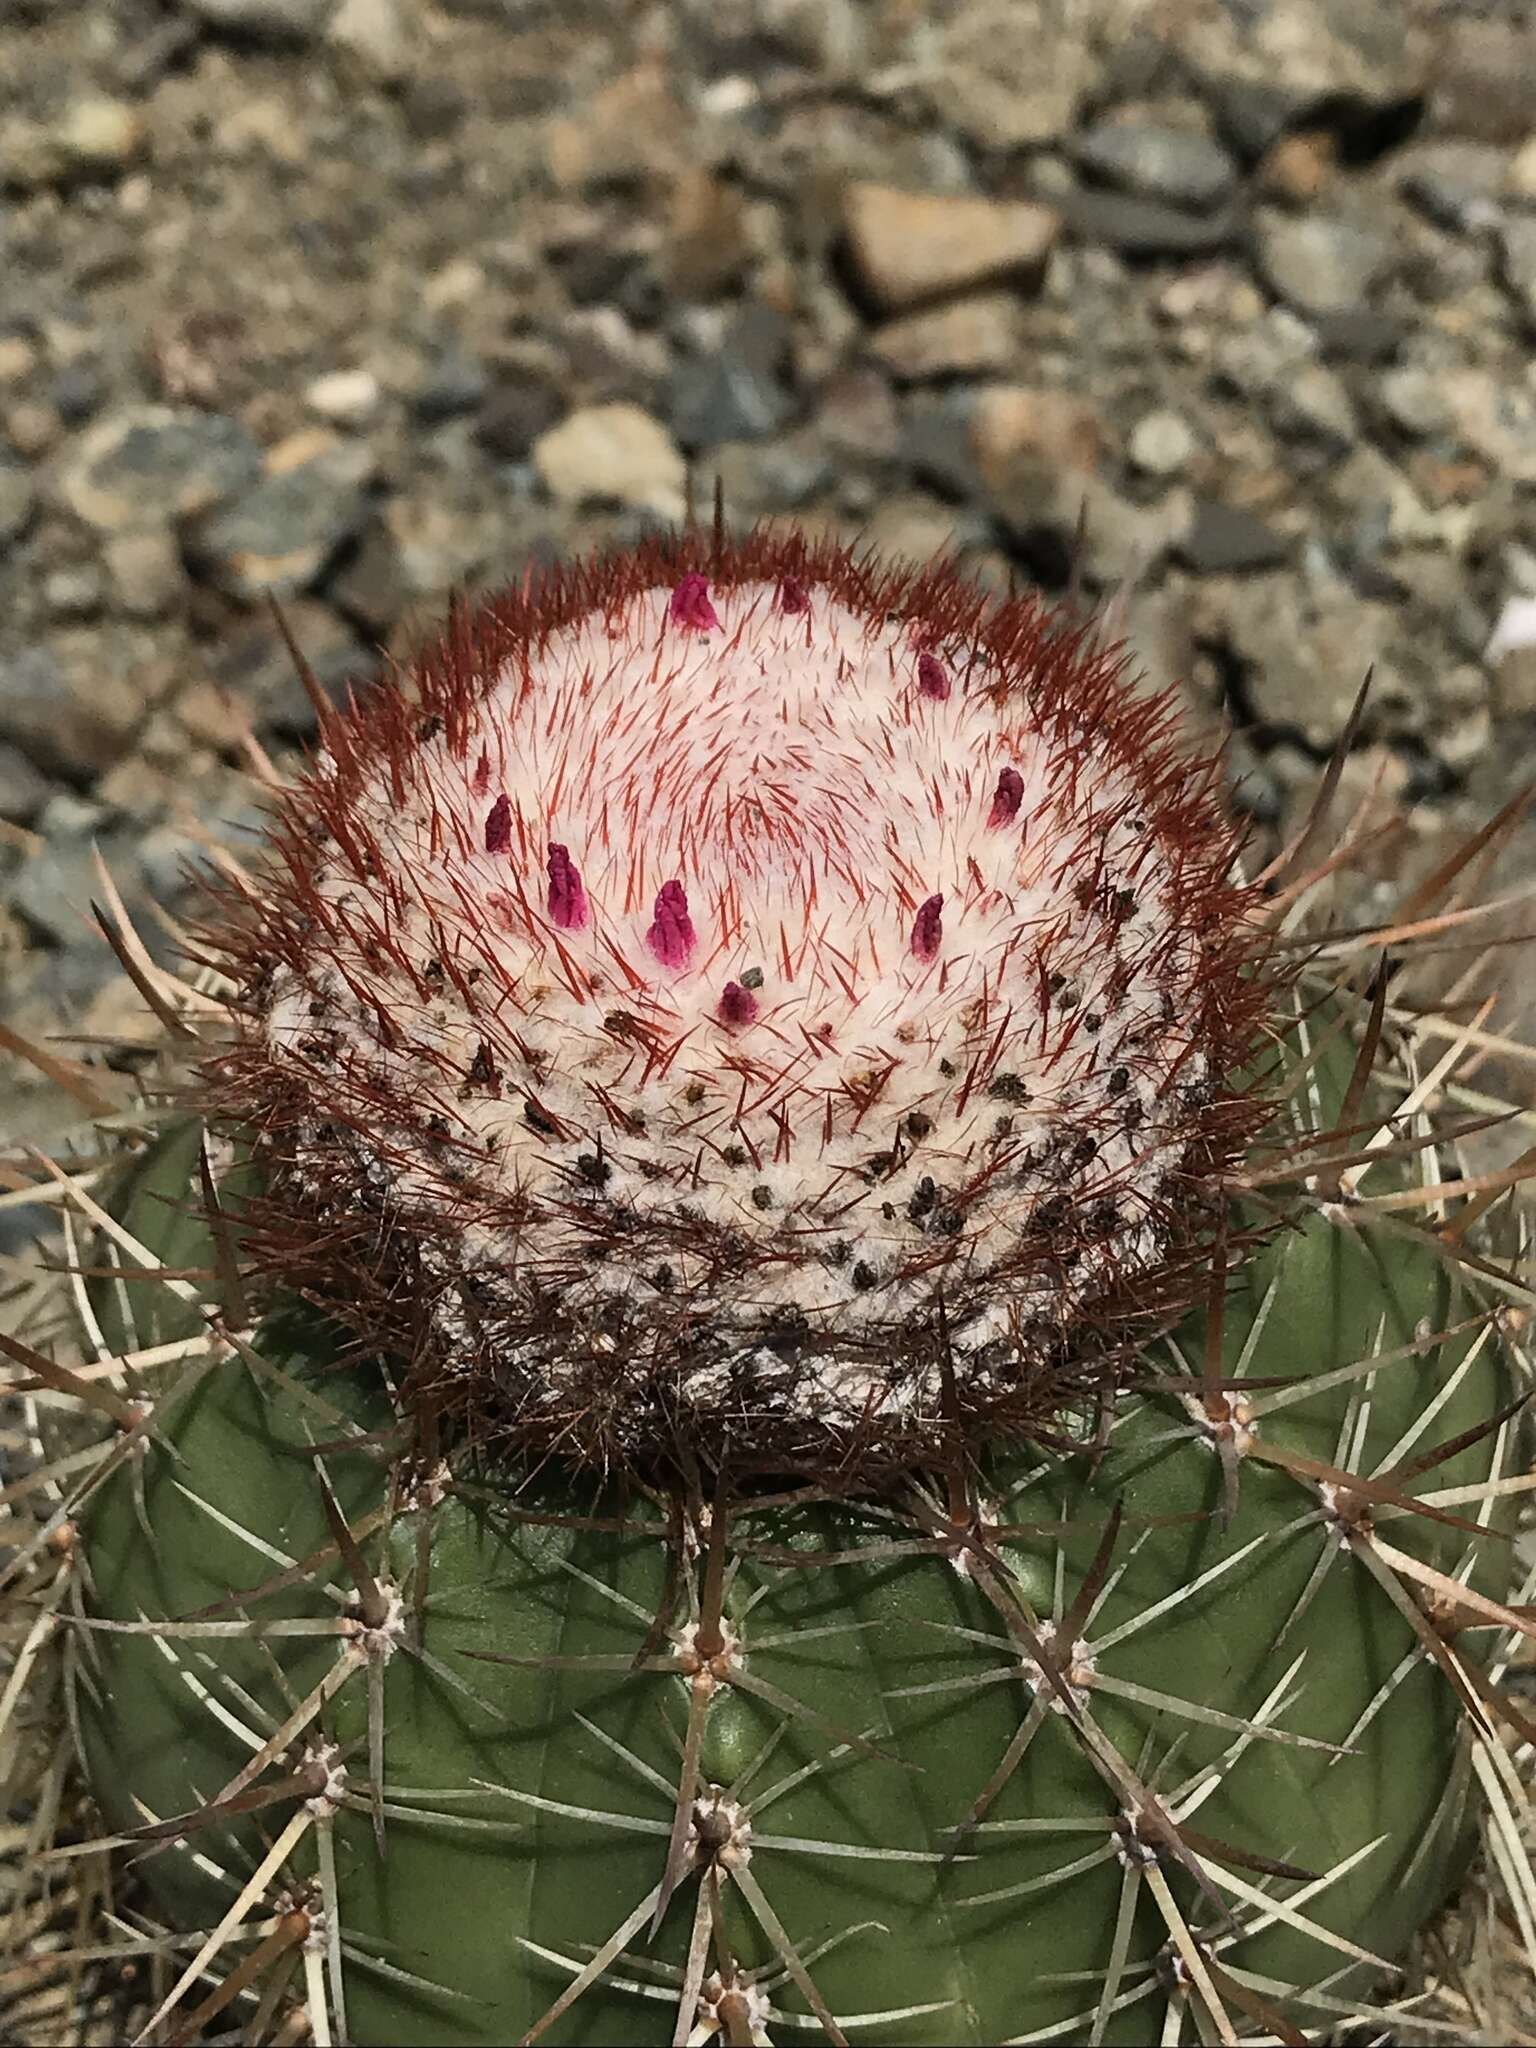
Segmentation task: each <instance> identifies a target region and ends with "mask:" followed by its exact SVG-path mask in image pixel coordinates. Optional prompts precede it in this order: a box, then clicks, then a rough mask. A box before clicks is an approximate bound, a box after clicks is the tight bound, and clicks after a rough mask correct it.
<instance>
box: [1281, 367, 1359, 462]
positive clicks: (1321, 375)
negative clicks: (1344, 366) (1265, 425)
mask: <svg viewBox="0 0 1536 2048" xmlns="http://www.w3.org/2000/svg"><path fill="white" fill-rule="evenodd" d="M1269 416H1270V421H1271V423H1272V425H1273V426H1274V429H1275V432H1276V433H1277V434H1279V435H1280V436H1281V437H1282V438H1283V439H1285V440H1287V441H1305V442H1310V443H1311V444H1312V445H1313V446H1314V447H1316V448H1318V449H1320V450H1322V451H1323V452H1324V453H1325V454H1328V455H1335V456H1337V455H1342V454H1344V453H1345V452H1346V451H1347V450H1348V449H1349V448H1350V447H1352V446H1353V444H1354V440H1355V434H1356V431H1357V428H1356V421H1355V409H1354V406H1353V405H1352V404H1351V403H1350V398H1349V393H1348V392H1347V391H1346V390H1345V388H1344V385H1343V383H1342V382H1341V380H1340V379H1339V378H1338V377H1337V376H1336V375H1335V374H1334V372H1333V371H1332V370H1330V369H1328V368H1326V367H1325V365H1324V364H1322V363H1316V362H1305V363H1301V364H1299V365H1298V366H1297V367H1296V368H1295V369H1294V370H1293V371H1292V372H1291V373H1290V375H1289V376H1287V377H1284V378H1282V379H1281V380H1279V382H1277V383H1276V385H1275V386H1274V388H1273V390H1272V391H1271V392H1270V398H1269Z"/></svg>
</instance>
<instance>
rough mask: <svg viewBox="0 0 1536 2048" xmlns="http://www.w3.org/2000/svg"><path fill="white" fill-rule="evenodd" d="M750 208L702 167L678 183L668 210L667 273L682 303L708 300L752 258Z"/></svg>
mask: <svg viewBox="0 0 1536 2048" xmlns="http://www.w3.org/2000/svg"><path fill="white" fill-rule="evenodd" d="M753 253H754V250H753V242H752V234H751V208H750V206H749V204H748V201H747V198H746V195H745V194H744V193H743V192H742V191H741V189H740V187H739V186H736V185H731V184H728V183H727V182H726V181H725V180H724V179H723V178H718V177H716V176H715V174H714V172H713V171H711V170H708V169H706V168H705V167H704V166H703V165H695V166H694V167H693V168H691V169H690V170H688V171H685V172H684V173H683V175H682V176H681V177H680V178H679V179H678V180H677V182H676V184H675V185H674V186H673V188H672V192H671V197H670V201H669V204H668V208H667V254H666V275H667V278H668V281H669V282H670V285H671V288H672V290H673V291H674V292H676V293H677V294H678V295H679V296H680V297H682V298H685V299H712V298H716V297H718V295H719V294H720V293H721V292H723V291H726V290H728V289H729V288H730V286H732V285H733V284H736V283H738V282H739V280H740V278H741V274H742V272H743V271H744V270H745V269H746V268H747V265H748V264H749V263H750V262H751V260H752V257H753Z"/></svg>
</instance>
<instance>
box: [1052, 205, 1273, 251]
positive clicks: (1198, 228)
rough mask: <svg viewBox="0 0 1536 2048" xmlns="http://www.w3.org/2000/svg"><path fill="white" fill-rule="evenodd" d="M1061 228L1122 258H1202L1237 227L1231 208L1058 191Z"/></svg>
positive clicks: (1232, 238)
mask: <svg viewBox="0 0 1536 2048" xmlns="http://www.w3.org/2000/svg"><path fill="white" fill-rule="evenodd" d="M1056 207H1057V210H1058V211H1059V213H1060V215H1061V219H1062V224H1063V226H1064V227H1065V228H1066V229H1067V231H1068V232H1069V233H1070V234H1073V235H1075V236H1076V237H1077V239H1078V240H1079V241H1080V242H1093V243H1097V244H1099V245H1101V246H1102V247H1104V248H1106V249H1115V250H1118V251H1119V253H1120V254H1121V255H1122V256H1203V255H1208V254H1210V253H1211V252H1212V251H1214V250H1217V249H1225V248H1228V247H1229V246H1230V245H1231V244H1232V243H1233V242H1235V241H1236V240H1237V236H1238V230H1239V228H1240V226H1241V220H1240V217H1239V215H1238V213H1237V211H1236V209H1235V208H1231V207H1223V208H1220V209H1218V210H1217V211H1215V212H1213V213H1186V212H1184V211H1183V210H1182V209H1181V208H1179V207H1177V206H1169V205H1167V204H1166V203H1165V202H1164V201H1162V200H1160V199H1141V198H1138V197H1136V195H1135V194H1133V193H1130V192H1090V191H1081V192H1064V193H1063V194H1062V195H1061V197H1060V198H1059V199H1058V200H1057V201H1056Z"/></svg>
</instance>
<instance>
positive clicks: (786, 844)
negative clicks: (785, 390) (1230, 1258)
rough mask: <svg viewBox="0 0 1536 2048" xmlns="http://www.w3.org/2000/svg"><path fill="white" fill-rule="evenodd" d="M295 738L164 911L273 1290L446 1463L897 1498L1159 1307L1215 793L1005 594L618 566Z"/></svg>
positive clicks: (1199, 1194)
mask: <svg viewBox="0 0 1536 2048" xmlns="http://www.w3.org/2000/svg"><path fill="white" fill-rule="evenodd" d="M322 743H323V744H322V751H321V753H320V756H319V758H318V759H317V761H316V762H315V763H314V765H313V767H312V770H311V772H310V773H309V774H308V775H307V777H306V778H305V779H304V781H303V782H302V783H301V784H300V785H299V786H298V787H297V788H296V789H295V790H293V791H291V792H290V793H289V794H288V795H287V796H286V797H285V799H284V800H283V804H282V810H281V816H280V818H279V819H278V821H277V823H276V826H275V828H274V832H273V836H272V842H271V847H270V859H269V860H268V862H267V865H266V867H265V870H264V872H263V873H262V875H261V876H260V877H259V879H258V880H257V881H256V882H255V883H254V884H252V885H249V886H246V887H244V888H241V889H239V890H237V891H234V892H232V893H230V894H229V895H227V896H226V899H225V901H224V902H223V903H222V904H221V905H220V906H219V909H218V912H217V914H216V916H214V917H213V918H211V919H210V921H209V926H208V930H207V933H206V937H207V938H208V939H209V941H210V942H211V943H213V944H214V945H215V946H216V947H218V948H219V950H220V951H221V953H222V955H223V957H224V959H225V961H226V963H227V964H228V965H229V966H230V967H231V969H232V971H233V972H234V974H235V977H236V979H237V982H238V983H239V985H240V987H241V989H242V991H243V1004H242V1007H241V1008H240V1010H239V1012H238V1015H239V1017H240V1024H239V1028H238V1033H237V1039H236V1043H235V1044H234V1046H233V1048H232V1049H231V1050H230V1051H229V1052H227V1053H226V1054H225V1055H223V1056H221V1058H220V1060H219V1062H218V1063H217V1069H216V1079H217V1083H218V1095H219V1098H220V1100H221V1101H222V1103H223V1104H224V1106H225V1107H226V1108H228V1109H229V1110H230V1111H231V1113H232V1114H234V1115H235V1116H237V1117H238V1118H239V1119H240V1120H241V1122H242V1123H244V1124H246V1125H247V1126H251V1125H254V1127H255V1128H257V1129H258V1130H259V1131H260V1132H261V1133H262V1142H263V1145H264V1148H265V1152H266V1157H267V1163H268V1168H269V1173H270V1176H271V1183H272V1191H273V1199H272V1201H271V1203H270V1204H269V1205H268V1212H267V1216H266V1227H267V1230H268V1233H269V1236H270V1237H271V1238H272V1239H274V1240H275V1241H276V1242H275V1244H274V1259H276V1258H277V1257H278V1254H279V1250H280V1256H281V1262H282V1263H283V1264H284V1265H285V1266H286V1267H288V1268H290V1269H291V1268H292V1266H293V1265H294V1262H295V1257H296V1253H297V1252H298V1251H299V1249H300V1245H299V1242H298V1240H299V1238H300V1236H301V1235H302V1238H303V1240H304V1241H305V1244H306V1246H307V1251H306V1253H305V1256H304V1257H303V1259H302V1260H301V1261H300V1264H301V1266H302V1268H303V1270H304V1271H305V1274H306V1278H307V1280H308V1283H309V1284H310V1285H311V1287H312V1288H313V1289H314V1290H315V1291H316V1292H317V1293H319V1294H320V1295H321V1297H322V1298H324V1299H325V1300H327V1302H328V1303H329V1304H330V1305H331V1306H333V1307H335V1308H337V1309H338V1310H339V1311H340V1312H341V1313H342V1314H343V1316H345V1317H348V1318H350V1319H352V1320H353V1321H354V1322H355V1323H356V1324H357V1326H358V1328H359V1330H360V1333H361V1334H363V1335H364V1336H366V1337H367V1338H368V1339H369V1341H371V1342H380V1343H382V1344H383V1345H384V1346H385V1347H386V1348H387V1349H388V1350H389V1351H390V1352H391V1353H392V1354H393V1355H394V1356H395V1357H396V1358H398V1359H403V1360H404V1361H405V1364H406V1373H405V1383H406V1385H407V1388H408V1389H409V1390H411V1391H413V1392H414V1394H415V1395H416V1396H417V1397H418V1398H419V1399H421V1400H423V1401H426V1402H429V1403H430V1404H431V1405H433V1406H434V1407H435V1408H440V1409H445V1410H448V1411H453V1412H455V1413H457V1414H459V1415H461V1416H462V1417H463V1418H465V1420H466V1421H467V1422H468V1424H469V1425H470V1427H471V1428H472V1430H473V1432H474V1434H475V1436H476V1437H477V1438H478V1439H479V1440H480V1441H481V1442H482V1443H487V1444H488V1443H491V1442H497V1441H506V1442H513V1443H517V1444H521V1445H524V1446H528V1447H546V1448H550V1447H552V1448H556V1449H558V1450H560V1451H561V1452H563V1453H564V1454H566V1455H569V1456H572V1457H574V1458H577V1459H579V1460H584V1461H593V1462H599V1463H617V1464H621V1465H632V1464H634V1463H635V1462H637V1461H643V1460H645V1459H648V1458H653V1457H665V1456H666V1455H667V1454H668V1452H669V1449H671V1448H673V1447H675V1446H676V1444H677V1443H678V1441H679V1440H681V1441H684V1442H686V1443H688V1444H691V1445H694V1446H700V1445H703V1446H708V1447H710V1448H711V1450H712V1451H714V1450H719V1451H722V1452H723V1451H727V1450H728V1451H730V1452H731V1453H732V1454H733V1455H734V1456H736V1457H737V1458H738V1459H744V1460H745V1461H747V1462H749V1463H750V1462H757V1463H759V1464H762V1465H766V1466H785V1465H795V1464H798V1463H802V1462H805V1461H808V1460H809V1461H819V1464H820V1466H821V1467H822V1468H825V1466H826V1463H827V1459H828V1455H829V1452H830V1453H832V1454H834V1455H835V1456H836V1457H840V1458H842V1459H844V1460H845V1461H848V1462H850V1463H851V1465H852V1467H853V1468H854V1469H856V1470H862V1469H865V1468H867V1467H868V1466H870V1465H871V1464H876V1463H880V1462H891V1461H896V1462H900V1461H904V1460H907V1459H909V1458H911V1457H913V1456H917V1455H923V1454H925V1453H926V1452H927V1451H929V1450H931V1449H932V1448H934V1447H935V1446H936V1445H937V1444H938V1443H940V1442H942V1441H946V1440H950V1439H953V1438H954V1437H956V1435H957V1434H958V1435H959V1436H960V1437H962V1438H964V1437H968V1436H971V1435H974V1434H976V1433H979V1432H981V1431H986V1432H989V1433H995V1432H997V1431H998V1430H999V1429H1004V1430H1008V1429H1013V1430H1027V1429H1030V1428H1035V1427H1040V1426H1043V1425H1044V1424H1045V1423H1046V1422H1047V1421H1048V1419H1049V1418H1050V1417H1052V1416H1054V1415H1055V1414H1057V1413H1058V1412H1059V1411H1060V1409H1061V1408H1062V1407H1063V1406H1064V1405H1066V1404H1068V1403H1069V1402H1071V1401H1073V1400H1075V1399H1077V1398H1079V1397H1080V1396H1081V1395H1083V1394H1084V1393H1085V1391H1087V1390H1088V1389H1089V1388H1090V1387H1092V1386H1096V1385H1098V1384H1101V1383H1102V1379H1103V1374H1104V1370H1105V1367H1104V1358H1105V1355H1106V1352H1109V1353H1112V1352H1113V1350H1114V1347H1115V1344H1116V1342H1117V1340H1120V1339H1124V1338H1125V1337H1127V1336H1134V1335H1136V1334H1138V1333H1139V1332H1140V1331H1141V1330H1142V1329H1144V1328H1145V1326H1146V1321H1147V1319H1148V1318H1149V1317H1151V1316H1153V1315H1156V1314H1158V1313H1160V1312H1162V1311H1164V1310H1166V1309H1167V1308H1169V1307H1170V1306H1172V1305H1173V1304H1175V1303H1177V1301H1178V1300H1179V1299H1180V1298H1181V1297H1182V1294H1183V1293H1184V1292H1185V1291H1187V1288H1188V1286H1189V1284H1190V1275H1191V1272H1192V1271H1193V1269H1194V1268H1195V1266H1196V1265H1197V1264H1198V1263H1199V1262H1200V1261H1201V1260H1202V1259H1203V1257H1204V1254H1203V1253H1202V1252H1201V1250H1200V1242H1199V1240H1200V1234H1201V1229H1202V1224H1203V1220H1204V1215H1205V1212H1206V1210H1207V1208H1208V1206H1209V1198H1210V1196H1211V1194H1212V1192H1213V1190H1214V1188H1215V1186H1216V1185H1217V1183H1218V1182H1219V1178H1220V1175H1221V1173H1222V1171H1223V1169H1224V1167H1225V1166H1226V1164H1227V1163H1228V1162H1229V1160H1230V1159H1231V1158H1232V1157H1233V1155H1234V1153H1235V1152H1236V1151H1237V1150H1238V1149H1239V1148H1240V1146H1241V1145H1242V1143H1243V1141H1244V1139H1245V1138H1246V1137H1247V1136H1248V1135H1249V1134H1250V1133H1251V1131H1252V1128H1253V1124H1254V1119H1255V1115H1256V1110H1255V1106H1254V1104H1253V1103H1252V1101H1251V1100H1250V1099H1248V1098H1247V1097H1246V1096H1245V1095H1244V1094H1243V1093H1242V1091H1241V1090H1240V1089H1238V1088H1236V1087H1235V1085H1234V1083H1233V1081H1232V1079H1231V1076H1232V1074H1233V1073H1234V1071H1235V1069H1236V1068H1237V1066H1238V1065H1239V1064H1240V1063H1241V1062H1242V1061H1243V1060H1244V1059H1245V1058H1247V1057H1248V1056H1249V1055H1250V1054H1251V1052H1252V1050H1253V1039H1254V1035H1255V1031H1256V1029H1257V1026H1258V1023H1259V1020H1260V1017H1261V1015H1262V1011H1263V1008H1264V1004H1265V1001H1266V988H1265V983H1264V976H1263V974H1262V972H1260V971H1259V968H1258V962H1257V960H1256V958H1255V952H1254V946H1253V942H1252V939H1251V937H1250V931H1251V924H1250V918H1249V911H1250V907H1251V906H1250V904H1249V901H1248V898H1247V896H1246V894H1245V892H1244V891H1243V890H1242V889H1240V888H1238V887H1236V886H1235V885H1234V883H1233V881H1232V879H1231V874H1232V861H1233V854H1234V842H1233V834H1232V828H1231V826H1230V824H1229V823H1228V821H1227V819H1226V817H1225V816H1224V814H1223V811H1222V808H1221V805H1220V801H1219V797H1218V794H1217V790H1216V775H1215V770H1214V767H1213V764H1212V763H1210V762H1195V763H1192V762H1191V760H1190V757H1189V755H1188V752H1187V750H1185V749H1184V748H1183V747H1182V746H1181V745H1180V744H1179V743H1178V738H1177V734H1176V732H1175V730H1174V728H1173V723H1172V719H1171V716H1170V713H1169V710H1168V708H1167V707H1166V705H1164V704H1162V703H1160V702H1157V701H1153V700H1148V699H1146V698H1143V697H1138V696H1137V695H1136V694H1134V693H1133V692H1132V691H1130V690H1129V689H1128V688H1127V687H1126V684H1125V679H1124V676H1123V674H1122V664H1121V662H1120V661H1119V660H1118V659H1117V658H1116V657H1115V656H1114V655H1112V654H1108V653H1105V652H1104V651H1102V650H1101V649H1099V648H1098V647H1096V646H1095V645H1094V644H1093V643H1092V642H1091V641H1090V640H1088V639H1087V638H1086V637H1085V636H1084V635H1082V634H1080V633H1070V632H1064V631H1063V630H1062V629H1061V627H1060V623H1059V621H1053V620H1052V618H1051V617H1050V615H1049V614H1047V613H1044V612H1042V610H1041V609H1040V608H1039V607H1038V606H1036V605H1035V604H1034V603H1032V602H1028V601H1018V602H1010V603H1006V604H1002V605H1000V606H999V605H993V604H991V603H990V602H989V600H988V599H987V598H986V597H985V596H984V595H983V594H982V593H981V592H979V591H978V590H976V589H975V588H974V587H972V586H970V585H969V584H967V583H966V582H964V581H963V580H961V579H959V578H957V577H956V576H955V575H954V574H953V573H952V572H950V571H948V570H947V569H939V570H934V571H930V572H927V573H926V574H922V575H916V574H912V573H899V572H892V571H887V570H884V569H881V568H879V567H878V566H876V565H874V564H872V563H870V562H869V561H867V560H861V559H854V558H851V557H850V556H848V555H846V554H844V553H840V552H836V551H832V550H816V549H813V548H809V547H807V546H805V545H803V544H801V543H799V542H793V541H770V540H767V539H763V538H754V539H750V540H748V541H747V542H745V543H743V544H742V545H741V546H740V547H738V548H734V549H724V550H722V549H720V548H718V547H717V548H716V549H714V550H713V551H711V550H710V549H709V547H708V545H707V543H704V542H698V541H681V542H671V543H652V544H649V545H647V546H645V547H643V548H641V549H639V550H638V551H635V552H633V553H630V554H626V555H621V556H617V557H614V558H612V559H610V560H605V561H599V562H594V563H590V564H585V565H581V566H578V567H575V568H573V569H569V570H566V571H564V572H561V573H558V574H556V575H553V576H551V577H549V578H547V579H545V580H543V581H539V582H533V583H530V584H529V585H528V586H527V587H525V588H524V589H522V590H520V591H518V592H515V593H512V594H509V595H508V596H506V597H504V598H501V599H498V600H495V601H493V602H492V603H490V604H489V605H487V606H485V607H483V608H482V609H481V610H479V611H478V612H467V613H465V614H464V615H462V616H460V617H459V618H458V619H457V620H456V622H455V623H454V625H453V626H452V628H451V629H450V631H449V633H448V635H447V636H446V638H445V639H444V641H443V642H442V643H441V644H440V645H439V646H437V647H436V648H435V649H433V650H431V651H430V652H429V653H428V654H427V655H425V656H424V657H423V659H422V660H421V662H420V663H419V664H418V666H417V668H416V670H415V672H414V674H412V675H411V676H408V677H404V678H401V679H399V680H398V681H397V682H396V683H395V684H393V685H392V686H390V687H388V688H387V689H385V690H384V691H382V692H380V693H376V694H375V695H374V696H373V697H371V698H370V700H369V702H368V704H367V706H366V707H361V708H359V707H354V708H351V709H349V710H347V711H346V712H338V713H336V714H335V715H334V716H332V717H331V718H329V719H328V720H327V721H326V723H325V725H324V728H323V731H322ZM296 1226H297V1227H296Z"/></svg>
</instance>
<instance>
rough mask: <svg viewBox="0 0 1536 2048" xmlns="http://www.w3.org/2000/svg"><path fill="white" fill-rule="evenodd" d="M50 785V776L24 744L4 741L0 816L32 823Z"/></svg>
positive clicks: (1, 743) (13, 821)
mask: <svg viewBox="0 0 1536 2048" xmlns="http://www.w3.org/2000/svg"><path fill="white" fill-rule="evenodd" d="M48 789H49V783H48V778H47V776H46V775H43V774H42V773H40V771H39V770H38V769H36V768H34V767H33V765H32V763H31V762H30V761H29V760H28V759H27V757H26V755H25V754H24V753H23V752H22V751H21V749H20V747H13V746H11V745H10V744H9V743H8V742H4V741H0V818H3V819H4V820H5V822H6V824H8V825H30V824H31V822H32V820H33V819H34V818H35V817H36V816H37V814H38V812H39V811H40V810H41V809H42V807H43V805H44V804H45V803H46V802H47V800H48Z"/></svg>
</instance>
